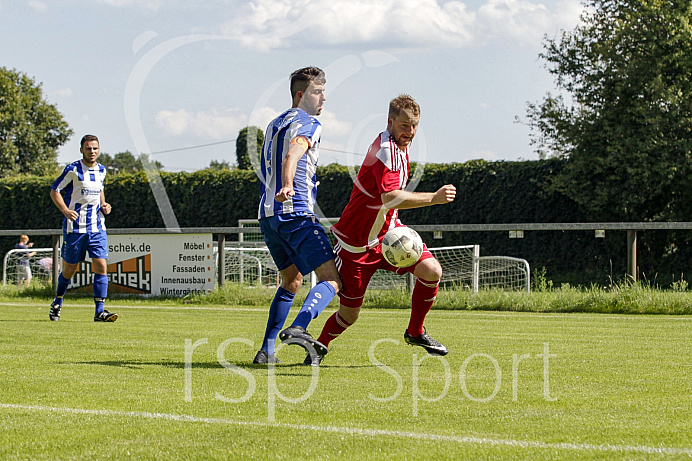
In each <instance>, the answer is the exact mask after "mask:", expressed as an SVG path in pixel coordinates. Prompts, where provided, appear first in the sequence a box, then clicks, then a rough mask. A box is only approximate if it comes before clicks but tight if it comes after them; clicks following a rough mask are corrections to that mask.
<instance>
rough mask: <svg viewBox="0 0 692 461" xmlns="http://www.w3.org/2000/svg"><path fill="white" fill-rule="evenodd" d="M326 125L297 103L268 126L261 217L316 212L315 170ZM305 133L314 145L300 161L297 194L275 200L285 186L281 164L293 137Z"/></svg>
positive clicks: (263, 168) (261, 167) (264, 150)
mask: <svg viewBox="0 0 692 461" xmlns="http://www.w3.org/2000/svg"><path fill="white" fill-rule="evenodd" d="M321 134H322V125H321V124H320V122H319V121H318V120H317V119H316V118H315V117H313V116H311V115H308V113H307V112H305V111H304V110H303V109H299V108H297V107H294V108H292V109H288V110H287V111H286V112H284V113H283V114H281V115H279V116H278V117H277V118H275V119H274V120H273V121H272V122H271V123H270V124H269V126H268V127H267V131H266V132H265V134H264V145H263V146H262V161H261V165H260V181H261V182H262V184H261V186H260V195H261V199H260V205H259V218H260V219H261V218H266V217H269V216H274V215H279V214H288V213H309V214H314V212H313V207H314V205H315V198H316V196H317V186H316V182H317V178H316V176H315V170H316V167H317V160H318V159H319V156H320V136H321ZM296 136H304V137H305V138H306V139H307V140H308V142H309V143H310V148H309V149H308V150H307V151H306V152H305V155H303V156H302V157H301V159H300V160H299V161H298V166H297V168H296V175H295V177H294V179H293V190H294V191H295V193H296V195H295V196H294V197H292V198H289V199H288V200H286V201H285V202H283V203H282V202H277V201H276V200H274V196H275V195H276V193H277V192H278V191H279V190H281V188H282V187H283V185H282V184H281V168H282V167H283V161H284V159H285V158H286V154H287V153H288V148H289V145H290V143H291V140H292V139H293V138H295V137H296Z"/></svg>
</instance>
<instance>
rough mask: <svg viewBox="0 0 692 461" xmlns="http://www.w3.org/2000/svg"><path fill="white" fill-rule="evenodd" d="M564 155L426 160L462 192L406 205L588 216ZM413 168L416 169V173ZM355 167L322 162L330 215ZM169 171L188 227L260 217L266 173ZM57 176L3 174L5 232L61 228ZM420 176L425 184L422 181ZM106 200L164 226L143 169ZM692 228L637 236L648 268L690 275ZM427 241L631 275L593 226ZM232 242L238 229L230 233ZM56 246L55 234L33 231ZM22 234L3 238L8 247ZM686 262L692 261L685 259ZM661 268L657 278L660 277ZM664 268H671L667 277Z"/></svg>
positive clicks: (321, 200) (479, 219)
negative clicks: (574, 195) (563, 182)
mask: <svg viewBox="0 0 692 461" xmlns="http://www.w3.org/2000/svg"><path fill="white" fill-rule="evenodd" d="M563 167H564V161H563V160H560V159H549V160H541V161H525V162H486V161H478V160H477V161H470V162H467V163H463V164H462V163H452V164H428V165H425V167H424V168H419V169H418V171H423V174H422V176H420V178H419V179H420V181H419V183H418V185H417V188H416V190H418V191H435V190H437V189H438V188H439V187H441V186H442V185H444V184H454V185H455V186H456V187H457V199H456V200H455V201H454V202H453V203H451V204H447V205H438V206H433V207H426V208H418V209H412V210H402V211H401V212H400V216H401V219H402V221H404V222H405V223H407V224H493V223H532V222H535V223H540V222H545V223H549V222H585V215H584V213H583V212H582V211H581V210H580V208H579V206H577V204H576V203H575V202H574V201H573V200H571V199H569V198H568V197H565V196H564V195H562V194H561V193H558V192H555V191H554V190H553V189H552V188H551V179H552V178H554V177H555V176H556V175H558V174H559V173H560V172H561V171H562V169H563ZM416 169H417V168H416V165H412V167H411V171H412V174H413V172H414V171H416ZM352 174H353V175H355V171H354V169H353V168H351V171H350V172H349V168H347V167H345V166H341V165H336V164H332V165H327V166H324V167H319V168H318V178H319V180H320V186H319V192H318V205H319V207H320V209H321V210H322V212H323V213H324V215H325V216H328V217H332V216H339V215H340V214H341V211H342V210H343V208H344V206H345V205H346V203H347V202H348V198H349V196H350V193H351V189H352V187H353V180H352V178H351V175H352ZM161 178H162V181H163V184H164V186H165V188H166V192H167V194H168V197H169V199H170V201H171V204H172V206H173V209H174V211H175V214H176V217H177V219H178V223H179V225H180V226H181V227H223V226H236V225H237V223H238V220H239V219H246V218H254V217H256V215H257V206H258V203H259V180H258V179H257V177H256V176H255V174H254V173H253V172H252V171H246V170H233V171H228V170H223V171H212V170H203V171H198V172H195V173H162V174H161ZM53 181H54V178H45V177H15V178H6V179H2V180H0V216H2V219H1V221H0V222H1V225H0V228H2V229H27V228H29V229H56V228H59V227H60V225H61V215H60V213H59V212H58V210H57V209H56V208H55V206H54V205H53V203H52V202H51V200H50V197H49V191H50V186H51V184H52V182H53ZM414 181H417V179H416V178H414ZM106 199H107V200H108V202H110V203H111V204H112V205H113V211H112V213H111V214H110V215H109V216H108V218H107V223H108V227H110V228H124V227H134V228H136V227H163V226H164V224H163V220H162V218H161V215H160V213H159V211H158V207H157V205H156V202H155V200H154V197H153V194H152V193H151V189H150V186H149V183H148V181H147V178H146V176H145V175H144V174H143V173H138V174H122V175H117V176H109V177H108V178H107V183H106ZM688 235H689V232H688V233H680V232H678V233H673V232H666V231H661V232H646V233H642V234H641V235H640V238H639V249H640V250H639V262H640V266H641V268H642V269H641V270H642V272H643V273H644V274H646V275H647V277H649V278H654V277H659V281H664V282H666V281H667V279H670V278H672V277H674V276H675V277H676V278H678V279H679V276H680V274H681V273H683V272H684V269H685V264H686V260H685V257H687V256H688V250H687V248H688V247H689V246H687V245H684V244H681V243H680V242H685V241H686V240H687V239H689V236H688ZM423 237H424V240H425V241H426V242H427V243H428V245H429V246H431V247H432V246H448V245H459V244H480V245H481V254H482V255H505V256H514V257H520V258H524V259H527V260H528V261H529V263H530V264H531V267H532V269H533V270H536V269H540V268H542V267H545V268H546V270H547V276H548V278H550V279H553V280H556V281H558V282H559V281H570V282H573V283H582V284H588V283H590V282H596V283H607V282H608V279H609V277H610V276H613V277H614V278H616V279H617V278H620V277H621V276H622V274H624V273H625V269H626V268H625V264H626V245H625V243H626V234H625V232H608V233H607V236H606V238H605V239H597V238H594V235H593V232H592V231H583V232H576V231H569V232H549V231H543V232H537V231H535V232H526V233H525V237H524V238H523V239H509V238H508V235H507V233H505V232H463V233H454V232H445V233H444V234H443V238H442V239H441V240H434V239H433V236H432V234H431V235H423ZM229 238H230V239H234V238H235V237H234V236H229ZM34 240H35V241H36V245H39V246H43V245H49V244H50V239H49V238H43V239H41V238H38V237H37V238H35V239H34ZM14 243H16V238H4V239H2V240H0V245H1V248H2V249H5V251H6V250H7V249H9V248H11V247H12V246H13V245H14ZM687 260H688V259H687ZM657 274H658V275H657ZM663 274H665V275H663Z"/></svg>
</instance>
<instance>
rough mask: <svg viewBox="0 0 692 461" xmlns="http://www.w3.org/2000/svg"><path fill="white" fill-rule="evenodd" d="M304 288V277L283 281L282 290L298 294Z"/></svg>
mask: <svg viewBox="0 0 692 461" xmlns="http://www.w3.org/2000/svg"><path fill="white" fill-rule="evenodd" d="M302 286H303V277H302V276H300V277H295V278H292V279H283V280H282V281H281V288H283V289H284V290H287V291H290V292H291V293H298V290H300V287H302Z"/></svg>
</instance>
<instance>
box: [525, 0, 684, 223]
mask: <svg viewBox="0 0 692 461" xmlns="http://www.w3.org/2000/svg"><path fill="white" fill-rule="evenodd" d="M585 6H586V7H587V9H586V12H585V13H584V14H583V16H582V21H581V24H580V25H579V26H577V27H576V28H575V29H574V30H572V31H568V32H564V33H563V34H562V36H561V37H558V38H557V39H554V40H551V39H546V40H545V43H544V47H545V51H544V53H542V54H541V57H542V58H543V59H544V60H545V61H546V62H547V67H548V69H549V71H550V72H551V73H552V74H553V75H555V77H556V84H557V87H558V89H559V90H561V92H562V96H552V95H550V94H548V95H547V97H546V98H545V99H544V100H543V101H542V102H540V103H539V104H530V105H529V111H528V115H529V119H530V121H531V122H530V124H531V125H532V128H534V131H533V142H534V143H535V144H536V145H537V146H538V151H539V154H543V155H546V154H552V155H558V156H565V157H568V159H569V161H568V162H567V168H566V169H565V172H564V174H562V175H560V176H559V177H558V178H557V180H556V185H557V186H558V187H559V188H560V189H561V190H562V191H564V192H565V193H566V194H567V195H568V196H570V197H571V198H573V199H574V200H575V201H576V202H578V203H580V204H581V205H583V206H584V207H585V209H586V210H588V212H589V216H590V218H592V219H598V220H607V221H614V220H627V221H639V220H667V219H671V220H675V219H678V220H685V221H687V220H689V216H690V211H692V206H691V205H690V204H689V202H690V198H691V197H692V195H691V192H692V164H691V158H690V156H691V153H692V3H691V2H689V1H680V0H631V1H626V2H622V1H619V0H587V1H586V3H585Z"/></svg>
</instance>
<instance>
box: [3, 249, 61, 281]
mask: <svg viewBox="0 0 692 461" xmlns="http://www.w3.org/2000/svg"><path fill="white" fill-rule="evenodd" d="M27 267H28V272H27V269H26V268H27ZM52 270H53V249H52V248H29V249H28V250H21V249H14V250H10V251H8V252H7V254H5V257H4V258H3V261H2V283H3V285H7V284H8V283H9V284H16V283H19V281H20V280H23V279H24V278H25V277H26V276H27V274H31V278H32V280H41V281H44V282H50V280H51V275H52ZM24 283H26V282H24Z"/></svg>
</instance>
